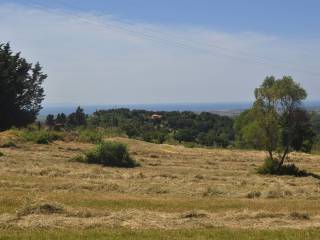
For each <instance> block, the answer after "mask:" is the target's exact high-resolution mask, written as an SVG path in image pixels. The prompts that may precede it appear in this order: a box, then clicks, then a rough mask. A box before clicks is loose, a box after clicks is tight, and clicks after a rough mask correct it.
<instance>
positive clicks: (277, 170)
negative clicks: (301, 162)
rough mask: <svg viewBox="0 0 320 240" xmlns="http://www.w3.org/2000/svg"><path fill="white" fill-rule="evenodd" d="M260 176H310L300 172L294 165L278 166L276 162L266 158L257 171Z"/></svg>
mask: <svg viewBox="0 0 320 240" xmlns="http://www.w3.org/2000/svg"><path fill="white" fill-rule="evenodd" d="M258 173H260V174H272V175H290V176H296V177H306V176H310V174H309V173H307V172H306V171H303V170H300V169H299V168H298V167H297V166H296V165H294V164H286V165H282V166H279V162H278V161H277V160H272V159H270V158H266V159H265V161H264V164H263V165H262V166H261V167H260V168H259V169H258Z"/></svg>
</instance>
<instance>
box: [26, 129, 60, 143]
mask: <svg viewBox="0 0 320 240" xmlns="http://www.w3.org/2000/svg"><path fill="white" fill-rule="evenodd" d="M21 136H22V137H23V138H24V139H25V140H27V141H30V142H34V143H37V144H49V143H51V142H53V141H57V140H62V139H63V133H61V132H55V131H47V130H40V131H32V130H31V131H28V130H25V131H23V132H22V133H21Z"/></svg>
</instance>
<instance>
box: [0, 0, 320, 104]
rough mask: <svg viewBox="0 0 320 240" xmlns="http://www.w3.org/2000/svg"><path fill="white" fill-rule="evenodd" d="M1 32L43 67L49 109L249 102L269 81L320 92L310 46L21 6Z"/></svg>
mask: <svg viewBox="0 0 320 240" xmlns="http://www.w3.org/2000/svg"><path fill="white" fill-rule="evenodd" d="M0 28H1V39H0V41H2V42H6V41H10V42H11V44H12V46H13V48H14V49H15V50H16V51H22V53H23V56H25V57H26V58H27V59H29V60H31V61H40V63H41V64H42V65H43V66H44V69H45V71H46V72H47V73H48V75H49V78H48V80H47V82H46V84H45V88H46V93H47V98H46V102H47V103H58V102H72V103H78V104H83V103H85V104H109V103H118V104H121V103H165V102H214V101H224V102H226V101H246V100H250V99H252V92H253V89H254V88H255V87H256V86H257V85H259V84H260V82H261V81H262V80H263V78H264V77H265V76H266V75H270V74H275V75H277V76H282V75H285V74H289V75H292V76H293V77H295V78H296V79H297V80H298V81H300V82H301V84H302V85H303V86H304V87H305V88H306V89H307V91H308V92H309V95H310V98H311V99H316V98H317V97H318V94H319V92H318V90H319V89H320V82H319V79H318V74H317V73H318V72H319V70H318V69H319V60H318V58H317V56H319V53H320V44H319V42H318V41H316V40H311V39H309V40H308V39H304V40H301V38H300V37H299V38H298V37H297V39H296V40H295V39H281V38H279V37H277V36H269V35H264V34H261V33H253V32H251V33H250V32H245V33H226V32H217V31H214V30H212V29H205V28H201V27H195V26H159V25H150V24H147V23H130V22H128V21H126V22H124V21H120V20H117V19H115V18H113V17H112V16H98V15H94V14H88V13H81V12H73V13H70V14H66V13H65V12H64V11H59V10H54V11H49V10H41V9H32V8H30V7H24V6H18V5H0ZM317 71H318V72H317Z"/></svg>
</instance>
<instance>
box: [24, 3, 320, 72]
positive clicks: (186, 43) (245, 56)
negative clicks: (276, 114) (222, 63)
mask: <svg viewBox="0 0 320 240" xmlns="http://www.w3.org/2000/svg"><path fill="white" fill-rule="evenodd" d="M56 1H57V2H60V3H61V5H62V6H66V5H69V7H70V8H71V9H77V8H76V7H75V6H72V5H71V4H66V3H63V4H62V2H61V1H59V0H56ZM26 4H27V5H30V6H32V7H34V8H37V9H40V10H42V11H46V12H50V13H54V14H57V15H61V13H64V14H65V15H66V16H69V17H72V18H74V19H78V20H80V21H82V22H84V23H88V24H92V25H95V26H97V27H100V28H102V29H104V30H110V29H112V30H116V31H118V32H125V33H126V34H128V35H131V36H134V37H138V38H143V39H147V40H149V41H152V42H158V43H161V44H163V45H168V44H170V45H172V44H174V45H176V46H177V47H180V48H183V49H187V50H190V48H196V49H198V50H201V51H202V52H205V53H207V54H209V53H211V55H214V57H217V55H221V56H224V57H227V58H232V59H236V60H242V61H243V60H244V61H247V62H254V63H256V64H259V65H263V66H265V65H269V66H273V67H276V68H281V69H283V68H286V69H292V70H294V71H296V72H304V73H307V74H311V75H317V76H318V75H320V73H319V72H315V71H312V70H309V69H305V68H297V67H292V64H291V63H288V62H280V61H277V60H274V59H268V58H266V57H261V56H256V55H253V54H250V53H247V52H244V51H236V50H233V49H230V48H226V47H223V46H219V45H216V44H210V43H200V42H197V41H194V40H191V39H183V38H181V37H178V36H175V35H172V34H171V35H170V34H168V33H164V32H160V31H158V32H157V31H154V30H153V29H150V28H149V29H147V28H145V27H144V31H143V32H141V31H136V30H132V29H130V28H129V29H128V27H125V24H123V23H121V22H120V23H121V24H122V26H119V25H118V24H117V25H115V24H112V23H110V22H109V23H106V22H104V23H102V22H99V21H94V20H92V19H90V18H87V17H84V16H81V15H78V14H75V13H74V12H70V11H67V10H65V9H59V13H60V14H59V13H58V12H57V11H52V9H51V7H50V6H48V5H46V4H44V3H40V2H38V1H35V0H28V1H27V3H26ZM78 10H79V8H78ZM80 11H82V10H80ZM154 34H156V35H158V36H154ZM159 34H160V35H161V36H159ZM168 36H169V38H168ZM177 37H178V39H177ZM204 46H206V47H207V48H204ZM208 51H209V52H208ZM217 51H218V52H217ZM219 51H220V52H219ZM227 52H228V53H227ZM230 53H231V55H230ZM237 54H241V55H240V56H239V55H238V56H237Z"/></svg>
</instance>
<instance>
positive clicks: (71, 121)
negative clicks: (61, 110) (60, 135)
mask: <svg viewBox="0 0 320 240" xmlns="http://www.w3.org/2000/svg"><path fill="white" fill-rule="evenodd" d="M67 124H68V125H69V126H70V127H79V126H85V125H86V114H85V113H84V110H83V108H81V107H78V108H77V110H76V111H75V112H74V113H71V114H70V115H69V116H68V120H67Z"/></svg>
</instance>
